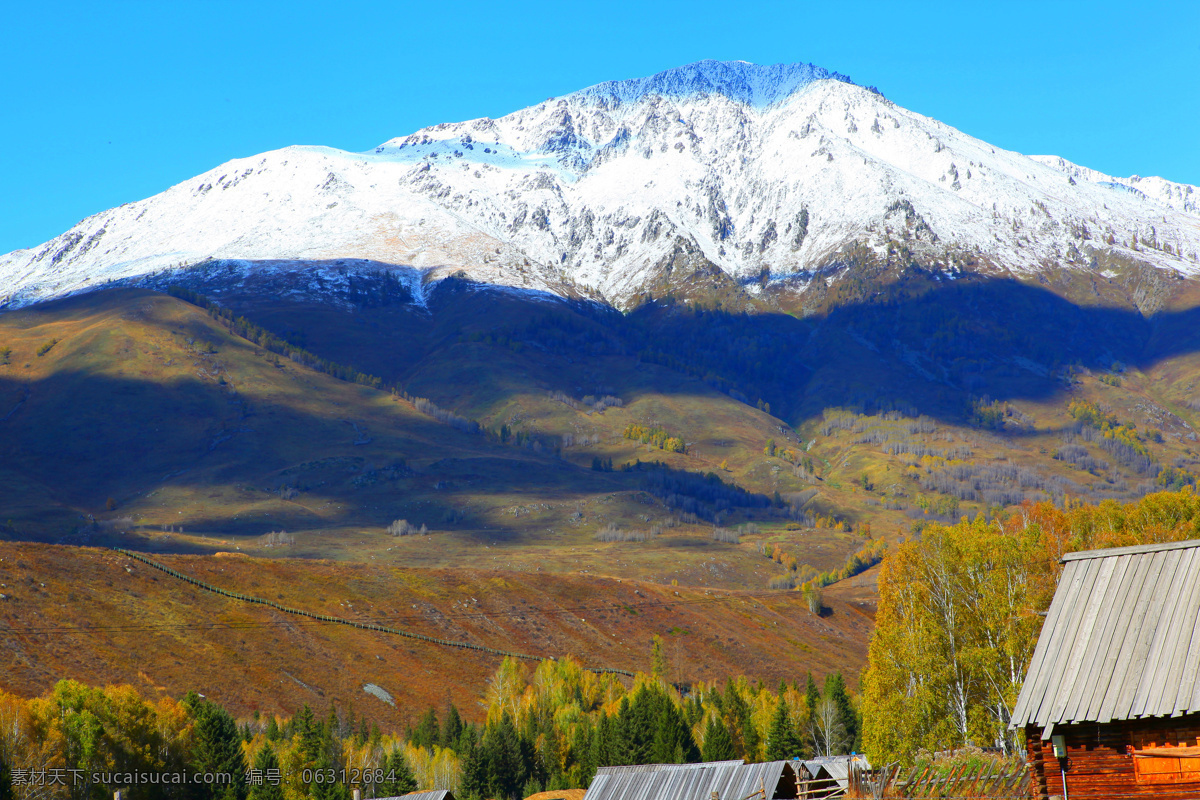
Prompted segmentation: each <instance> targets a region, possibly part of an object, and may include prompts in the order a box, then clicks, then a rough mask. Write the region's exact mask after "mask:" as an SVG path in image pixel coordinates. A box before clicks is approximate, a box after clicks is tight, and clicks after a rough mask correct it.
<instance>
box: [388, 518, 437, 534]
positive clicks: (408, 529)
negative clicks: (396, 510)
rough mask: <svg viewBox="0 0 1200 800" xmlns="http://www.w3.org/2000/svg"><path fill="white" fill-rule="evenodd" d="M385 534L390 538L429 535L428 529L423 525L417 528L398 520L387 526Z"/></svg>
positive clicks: (403, 520) (406, 521) (405, 521)
mask: <svg viewBox="0 0 1200 800" xmlns="http://www.w3.org/2000/svg"><path fill="white" fill-rule="evenodd" d="M387 532H388V533H390V534H391V535H392V536H415V535H417V534H421V535H422V536H424V535H427V534H428V533H429V529H428V528H426V527H425V526H424V525H421V527H420V528H418V527H417V526H416V525H413V524H412V523H411V522H409V521H408V520H406V519H398V520H396V521H394V522H393V523H392V524H391V525H388V527H387Z"/></svg>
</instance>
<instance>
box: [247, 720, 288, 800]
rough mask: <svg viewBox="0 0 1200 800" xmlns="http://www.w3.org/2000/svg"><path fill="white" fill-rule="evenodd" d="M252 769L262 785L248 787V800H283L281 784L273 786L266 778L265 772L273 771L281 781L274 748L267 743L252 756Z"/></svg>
mask: <svg viewBox="0 0 1200 800" xmlns="http://www.w3.org/2000/svg"><path fill="white" fill-rule="evenodd" d="M272 722H274V720H272ZM254 769H256V770H258V774H259V776H260V777H261V778H262V784H260V785H256V786H251V787H250V792H249V795H248V797H249V800H283V784H282V782H281V783H279V784H274V783H272V782H271V781H270V780H269V779H268V778H267V771H268V770H274V771H275V773H276V775H278V776H279V778H280V779H282V775H281V774H280V773H279V756H277V755H276V754H275V748H274V747H272V746H271V743H270V742H269V741H268V742H267V743H266V744H264V745H263V746H262V747H261V748H260V749H259V751H258V754H257V755H256V756H254Z"/></svg>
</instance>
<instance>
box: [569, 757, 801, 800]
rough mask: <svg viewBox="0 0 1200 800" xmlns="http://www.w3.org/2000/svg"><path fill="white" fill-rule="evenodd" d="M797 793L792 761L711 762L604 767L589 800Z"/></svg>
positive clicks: (696, 799)
mask: <svg viewBox="0 0 1200 800" xmlns="http://www.w3.org/2000/svg"><path fill="white" fill-rule="evenodd" d="M797 794H798V787H797V784H796V773H795V771H794V769H793V767H792V762H791V761H768V762H766V763H763V764H746V763H745V762H743V761H708V762H705V763H702V764H638V765H635V766H629V767H601V768H600V769H598V770H596V777H595V778H593V779H592V784H591V786H589V787H588V790H587V794H586V795H585V796H584V800H711V798H713V797H716V798H717V800H744V799H745V798H748V797H754V798H755V800H758V798H762V800H780V799H781V798H795V797H797Z"/></svg>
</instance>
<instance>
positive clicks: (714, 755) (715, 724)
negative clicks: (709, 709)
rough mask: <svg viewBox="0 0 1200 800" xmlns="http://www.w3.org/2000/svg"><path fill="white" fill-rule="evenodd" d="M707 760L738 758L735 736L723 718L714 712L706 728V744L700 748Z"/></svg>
mask: <svg viewBox="0 0 1200 800" xmlns="http://www.w3.org/2000/svg"><path fill="white" fill-rule="evenodd" d="M700 752H701V754H702V755H703V757H704V760H705V761H730V760H732V759H735V758H737V751H736V750H734V748H733V737H732V736H730V735H729V729H728V728H726V727H725V723H724V722H722V721H721V718H720V717H719V716H718V715H716V714H713V715H712V716H711V717H709V719H708V725H707V726H705V728H704V746H703V747H702V748H701V750H700Z"/></svg>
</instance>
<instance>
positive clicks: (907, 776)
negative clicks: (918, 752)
mask: <svg viewBox="0 0 1200 800" xmlns="http://www.w3.org/2000/svg"><path fill="white" fill-rule="evenodd" d="M1030 780H1031V778H1030V774H1029V767H1028V766H1026V765H1025V764H1024V763H1023V762H1021V763H1013V764H1003V763H999V762H992V763H990V764H981V765H978V766H970V765H964V766H960V767H954V768H952V769H951V770H950V771H949V772H948V773H944V774H943V773H942V772H941V771H940V770H935V769H932V768H929V767H926V768H913V769H911V770H907V771H906V770H903V769H901V768H900V767H898V766H890V767H885V768H883V769H879V770H872V771H865V770H851V772H850V785H849V788H848V789H847V790H846V792H845V794H844V795H843V796H844V797H847V798H863V799H864V800H865V799H866V798H870V800H883V798H904V800H934V798H947V799H948V800H949V799H950V798H953V799H954V800H1001V799H1002V798H1005V799H1007V798H1013V799H1015V798H1027V797H1029V784H1030Z"/></svg>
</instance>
